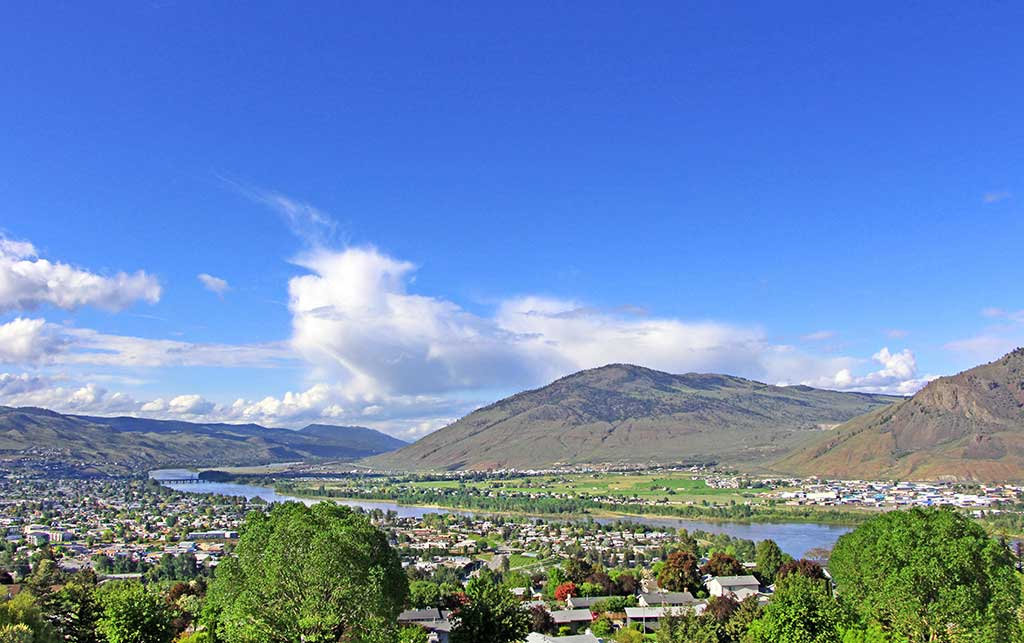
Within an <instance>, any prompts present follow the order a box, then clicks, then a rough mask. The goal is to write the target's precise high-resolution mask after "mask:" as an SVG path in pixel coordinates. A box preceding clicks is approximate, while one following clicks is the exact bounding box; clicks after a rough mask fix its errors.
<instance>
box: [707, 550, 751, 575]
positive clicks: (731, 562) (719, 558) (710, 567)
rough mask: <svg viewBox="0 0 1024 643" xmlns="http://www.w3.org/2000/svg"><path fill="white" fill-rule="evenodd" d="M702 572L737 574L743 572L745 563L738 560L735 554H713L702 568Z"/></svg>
mask: <svg viewBox="0 0 1024 643" xmlns="http://www.w3.org/2000/svg"><path fill="white" fill-rule="evenodd" d="M700 573H701V574H710V575H712V576H736V575H739V574H742V573H743V563H741V562H740V561H738V560H736V557H735V556H730V555H729V554H726V553H723V552H715V553H713V554H711V558H710V559H708V562H706V563H704V565H703V566H702V567H701V568H700Z"/></svg>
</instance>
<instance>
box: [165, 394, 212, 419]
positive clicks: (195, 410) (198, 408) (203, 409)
mask: <svg viewBox="0 0 1024 643" xmlns="http://www.w3.org/2000/svg"><path fill="white" fill-rule="evenodd" d="M214 408H216V405H215V404H214V403H213V402H211V401H209V400H207V399H205V398H204V397H203V396H202V395H196V394H192V395H179V396H177V397H175V398H172V399H171V401H170V402H168V403H167V409H168V410H170V411H171V413H174V414H176V415H206V414H207V413H210V412H211V411H213V410H214Z"/></svg>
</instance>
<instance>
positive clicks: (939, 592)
mask: <svg viewBox="0 0 1024 643" xmlns="http://www.w3.org/2000/svg"><path fill="white" fill-rule="evenodd" d="M829 571H830V572H831V573H832V576H833V578H834V579H835V582H836V586H837V588H838V591H839V593H840V596H841V598H842V601H843V603H844V604H845V605H847V606H848V607H849V608H850V609H851V610H852V612H853V613H854V614H855V615H856V616H857V617H858V618H859V620H860V621H861V622H862V624H864V625H873V624H877V625H880V626H881V627H882V628H883V629H884V630H887V631H891V632H894V633H896V634H897V635H899V636H900V637H903V638H906V639H908V640H910V641H913V642H915V643H916V642H917V641H936V642H951V643H952V642H955V643H1003V642H1006V641H1012V640H1014V638H1015V636H1016V635H1017V633H1018V629H1019V625H1018V623H1017V621H1016V611H1017V608H1018V606H1019V605H1020V603H1021V591H1020V585H1019V582H1018V580H1017V578H1016V572H1015V570H1014V565H1013V559H1012V556H1011V554H1010V552H1009V551H1008V550H1007V548H1006V547H1004V546H1003V545H1001V544H1000V543H999V542H997V541H996V540H994V539H992V538H989V537H988V535H987V534H986V533H985V530H984V529H983V528H982V527H981V525H979V524H978V523H976V522H974V521H973V520H970V519H969V518H967V517H966V516H964V515H962V514H960V513H958V512H956V511H953V510H949V509H923V508H915V509H911V510H909V511H893V512H889V513H885V514H882V515H880V516H877V517H875V518H872V519H871V520H869V521H868V522H866V523H864V524H863V525H861V526H860V527H858V528H857V529H855V530H854V531H852V532H850V533H848V534H845V535H844V536H842V537H841V538H840V539H839V542H838V543H837V544H836V546H835V549H834V550H833V553H832V559H831V561H830V563H829Z"/></svg>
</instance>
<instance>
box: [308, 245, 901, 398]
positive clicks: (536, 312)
mask: <svg viewBox="0 0 1024 643" xmlns="http://www.w3.org/2000/svg"><path fill="white" fill-rule="evenodd" d="M297 263H298V264H299V265H301V266H303V267H305V268H307V269H308V270H310V272H311V274H308V275H304V276H300V277H295V278H293V279H292V280H291V282H290V283H289V292H290V309H291V311H292V315H293V337H292V345H293V346H294V348H295V349H296V351H297V352H298V353H299V354H301V355H302V356H303V357H304V358H306V359H307V360H308V361H309V362H310V363H311V364H313V365H314V366H315V367H316V368H317V370H318V372H319V373H320V374H321V376H322V377H328V376H329V377H332V378H334V379H335V380H336V381H339V382H341V384H342V385H343V386H344V387H345V388H346V390H349V391H354V392H363V393H368V394H376V395H418V394H438V393H444V392H451V391H465V390H481V389H505V390H508V389H515V388H520V387H523V386H534V385H538V384H543V383H545V382H547V381H550V380H552V379H554V378H556V377H559V376H561V375H565V374H567V373H570V372H573V371H576V370H580V369H584V368H592V367H596V366H601V365H604V364H608V363H613V362H629V363H635V364H641V365H644V366H649V367H651V368H656V369H660V370H665V371H670V372H677V373H679V372H687V371H715V372H725V373H733V374H738V375H743V376H746V377H752V378H755V379H763V380H767V381H779V380H785V381H805V380H808V379H813V380H815V381H823V382H828V383H829V384H830V385H831V386H834V387H842V388H848V389H855V388H862V389H868V388H870V389H872V390H890V391H893V392H900V391H904V390H909V389H911V388H913V387H914V386H919V385H920V382H918V381H917V378H916V377H915V375H914V374H913V373H911V374H908V375H907V377H906V378H904V379H905V380H906V381H902V380H901V379H900V377H901V376H900V373H905V369H904V370H900V369H898V368H897V366H898V362H899V360H901V359H903V355H904V354H903V353H900V354H897V356H896V357H895V358H893V356H891V355H889V356H886V355H885V354H884V353H882V352H880V353H879V354H876V355H875V359H876V360H888V361H889V362H892V363H890V364H889V365H888V366H886V368H885V369H883V371H885V373H876V374H870V375H867V376H862V377H859V378H854V376H853V375H852V373H853V372H854V369H856V368H858V367H859V366H860V364H861V363H862V360H857V359H854V358H843V357H819V356H814V355H808V354H806V353H802V352H800V351H797V350H796V349H794V348H792V347H789V346H780V345H772V344H770V343H769V342H768V340H767V337H766V335H765V333H764V331H763V330H761V329H760V328H759V327H757V326H742V325H733V324H724V323H721V322H714V321H682V320H678V319H670V318H657V317H646V318H639V319H638V318H636V317H635V316H633V315H629V314H619V313H617V312H614V311H612V312H608V311H603V310H599V309H594V308H588V307H587V306H585V305H583V304H581V303H579V302H574V301H566V300H560V299H554V298H544V297H519V298H514V299H508V300H505V301H503V302H501V303H500V304H499V305H498V306H497V309H496V311H495V314H494V315H493V316H480V315H475V314H472V313H469V312H467V311H465V310H464V309H462V308H461V307H460V306H458V305H457V304H455V303H453V302H451V301H447V300H444V299H439V298H434V297H427V296H423V295H417V294H413V293H410V292H409V291H408V286H409V284H410V283H411V282H412V277H413V274H414V272H415V266H414V265H413V264H411V263H409V262H406V261H401V260H398V259H394V258H392V257H388V256H387V255H384V254H382V253H380V252H379V251H377V250H376V249H373V248H349V249H347V250H343V251H340V252H329V251H325V250H322V249H321V250H317V251H314V252H312V253H310V254H309V255H307V256H305V257H302V258H301V259H300V260H298V261H297ZM894 359H895V360H896V361H895V362H893V360H894ZM911 359H912V356H911ZM843 371H846V372H848V373H849V374H850V375H849V377H850V378H851V379H849V380H848V379H847V377H846V375H845V374H844V375H840V374H841V373H843ZM837 376H838V377H839V379H838V380H837V379H836V378H837ZM837 382H838V383H837Z"/></svg>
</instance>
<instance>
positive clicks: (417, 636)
mask: <svg viewBox="0 0 1024 643" xmlns="http://www.w3.org/2000/svg"><path fill="white" fill-rule="evenodd" d="M429 639H430V637H429V636H428V635H427V631H426V630H425V629H423V628H422V627H419V626H418V625H413V626H410V627H403V628H402V629H401V630H400V631H399V632H398V643H427V641H428V640H429Z"/></svg>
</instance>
